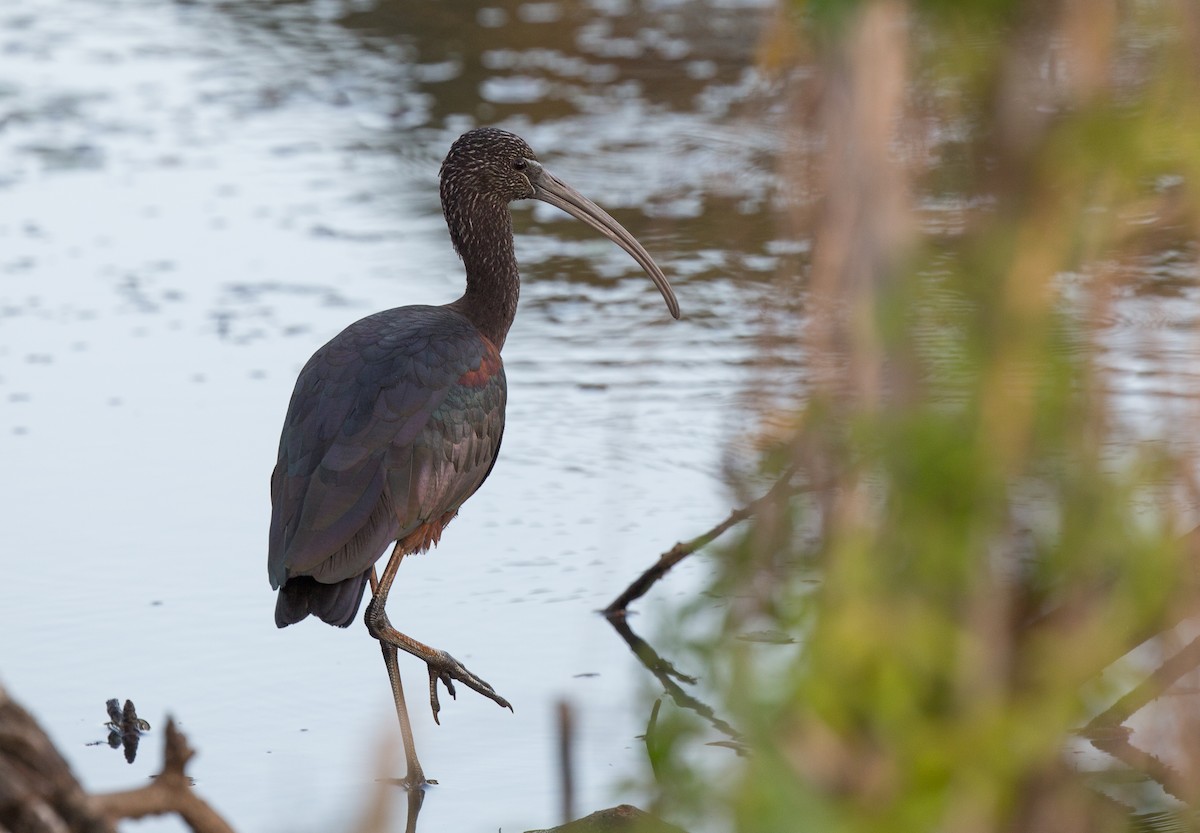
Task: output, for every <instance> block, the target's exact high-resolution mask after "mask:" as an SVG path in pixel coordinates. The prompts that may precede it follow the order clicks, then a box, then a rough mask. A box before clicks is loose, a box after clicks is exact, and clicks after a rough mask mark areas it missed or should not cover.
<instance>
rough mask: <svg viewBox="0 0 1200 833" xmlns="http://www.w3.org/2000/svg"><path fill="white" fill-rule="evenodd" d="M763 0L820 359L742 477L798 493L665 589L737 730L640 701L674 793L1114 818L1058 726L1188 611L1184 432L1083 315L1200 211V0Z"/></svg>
mask: <svg viewBox="0 0 1200 833" xmlns="http://www.w3.org/2000/svg"><path fill="white" fill-rule="evenodd" d="M780 18H781V20H785V21H786V22H787V27H790V28H788V29H787V31H786V32H783V33H781V32H780V31H773V32H771V33H769V34H768V35H767V36H766V37H765V38H764V44H765V45H766V48H765V50H764V53H763V54H764V60H766V61H768V62H769V63H770V64H771V65H772V66H771V68H772V71H773V72H775V73H776V74H781V75H783V76H785V77H786V76H787V67H786V66H785V64H786V63H787V62H788V61H793V62H796V63H802V64H803V65H804V71H803V72H799V73H796V75H795V76H794V77H795V78H798V79H799V80H796V81H793V82H791V83H790V84H789V85H788V90H789V92H788V94H789V95H793V96H794V99H793V103H792V109H793V110H794V112H795V113H796V121H795V127H794V129H795V130H796V131H798V132H800V131H802V132H804V133H805V134H806V135H811V136H822V137H826V141H824V142H821V141H817V142H796V143H795V144H796V145H797V147H798V149H797V150H796V151H795V152H796V153H797V154H807V155H806V156H805V157H804V158H801V159H792V160H790V161H788V160H785V161H784V163H783V164H782V165H781V169H782V170H784V171H785V172H787V173H788V175H789V176H791V177H793V178H794V179H798V180H802V181H797V182H795V183H794V189H793V190H794V192H795V195H796V196H795V200H794V203H795V205H794V207H795V211H793V212H792V213H791V215H790V216H791V219H790V222H791V223H793V225H794V227H793V228H791V229H790V232H791V233H792V234H793V235H796V236H811V237H812V238H813V242H814V256H813V261H812V263H811V274H809V275H808V276H806V277H807V282H808V285H809V287H810V290H811V292H810V295H809V296H808V297H807V298H806V299H805V306H806V310H805V314H806V316H807V317H808V320H809V321H810V322H814V321H815V322H817V323H816V324H815V325H812V326H807V327H804V328H801V327H800V326H799V322H798V323H797V328H796V330H797V332H796V333H795V334H792V335H793V337H795V338H796V339H798V340H801V341H802V342H803V344H804V346H805V348H806V350H807V351H808V353H807V355H809V356H810V361H811V364H812V367H813V373H812V375H811V379H810V380H809V384H810V386H809V387H808V388H806V390H804V391H797V392H795V398H794V401H796V402H798V404H797V405H796V406H795V408H794V410H791V411H790V412H787V413H784V414H782V415H781V414H780V413H778V411H774V412H772V413H770V414H767V415H766V416H765V418H764V425H768V424H769V425H771V426H773V428H772V429H771V430H769V431H767V430H764V433H763V456H762V461H761V475H762V476H763V477H762V478H761V480H760V481H759V482H770V479H769V478H773V477H778V476H779V474H780V473H781V472H783V471H785V470H787V469H788V468H789V467H796V468H797V469H798V470H799V472H801V476H802V478H804V479H805V480H806V481H807V482H808V484H809V488H808V490H807V491H804V492H801V493H798V494H792V495H791V496H789V497H788V498H787V499H786V500H782V501H780V502H779V503H778V504H776V505H774V506H772V507H770V511H764V512H761V513H760V514H759V515H758V516H756V518H755V519H753V521H752V522H751V523H750V524H748V525H746V526H745V527H744V528H743V529H742V534H741V537H740V540H739V541H738V542H737V543H736V544H734V545H730V546H726V547H724V548H723V549H721V550H720V558H719V560H718V563H719V566H718V568H717V570H718V574H717V575H716V577H715V578H714V586H713V587H712V588H711V593H710V594H707V595H706V596H705V597H704V598H702V599H701V600H699V601H698V602H696V603H695V604H693V605H692V606H691V607H688V608H685V609H683V610H682V611H672V614H671V615H672V617H673V619H672V623H671V625H670V626H668V630H669V631H670V633H669V634H668V635H667V637H666V638H667V639H671V638H674V639H675V640H676V642H677V643H684V642H686V644H688V645H689V646H690V647H691V649H692V650H693V651H694V654H693V655H692V656H691V657H690V661H692V662H693V663H694V664H698V665H701V666H702V667H703V668H704V670H705V675H704V676H705V677H706V679H707V681H708V683H709V684H710V685H711V686H712V689H713V691H714V692H715V694H714V697H715V698H718V699H719V702H717V703H714V706H715V707H716V711H717V712H718V713H719V714H720V715H721V716H722V717H724V718H725V719H726V720H728V721H729V722H730V723H732V724H733V725H734V726H736V727H737V728H738V729H739V730H740V731H741V732H742V733H743V738H742V740H743V741H744V742H745V744H746V745H747V746H748V748H749V752H750V754H749V755H748V756H747V757H745V758H740V757H739V758H736V760H735V759H734V756H733V755H728V756H727V759H725V758H719V755H718V754H717V751H716V750H714V751H713V752H712V753H706V754H703V755H701V754H698V753H697V747H698V744H700V743H702V742H703V741H705V740H708V739H710V736H711V734H712V730H711V727H709V726H708V725H707V724H706V723H705V722H704V721H701V720H699V719H696V718H694V717H689V715H688V714H687V713H686V712H685V711H683V710H680V709H678V708H675V709H672V708H663V709H661V713H659V710H658V709H657V708H656V720H655V722H654V724H653V725H652V726H651V731H649V732H648V739H647V746H648V748H649V749H650V752H651V758H652V763H653V771H654V776H655V780H656V783H657V785H658V787H659V789H660V791H661V802H662V807H663V808H664V809H666V810H669V811H671V812H673V813H674V814H675V816H676V817H677V818H679V819H681V820H683V821H685V822H686V821H687V820H688V819H689V818H690V820H691V821H692V823H693V824H695V825H696V826H697V827H707V828H724V827H728V828H729V829H736V830H744V831H755V833H763V832H764V831H777V830H779V831H783V830H788V831H793V830H795V831H800V830H814V831H818V830H819V831H823V833H833V832H834V831H889V833H897V832H898V831H932V830H946V831H956V833H960V832H961V831H992V830H1020V831H1041V830H1054V831H1060V832H1061V831H1085V830H1086V831H1103V830H1124V829H1131V827H1130V826H1131V824H1133V822H1132V821H1131V818H1132V816H1131V814H1130V813H1129V812H1127V811H1126V810H1125V809H1124V808H1123V807H1122V805H1120V804H1119V803H1117V802H1114V801H1112V800H1110V799H1109V798H1107V797H1106V796H1105V794H1104V792H1103V790H1101V789H1099V788H1098V786H1097V783H1098V782H1097V780H1096V778H1095V775H1096V773H1095V772H1091V771H1085V768H1084V767H1083V766H1081V765H1080V763H1079V759H1078V758H1077V757H1075V756H1072V755H1071V754H1070V753H1069V751H1068V750H1069V749H1070V747H1071V744H1072V742H1073V740H1074V739H1076V738H1077V737H1078V735H1079V732H1080V730H1081V728H1082V727H1084V726H1085V725H1087V724H1088V722H1089V720H1091V719H1092V718H1093V717H1094V716H1095V714H1096V712H1097V711H1098V704H1107V703H1109V702H1111V701H1112V699H1113V698H1114V697H1116V696H1117V695H1118V694H1120V693H1121V691H1122V690H1121V689H1119V688H1116V687H1114V685H1113V684H1112V683H1111V681H1109V682H1101V681H1100V677H1099V675H1100V673H1101V672H1102V671H1103V670H1105V669H1106V668H1110V667H1111V666H1112V664H1113V663H1114V662H1115V661H1117V660H1118V659H1120V658H1121V657H1122V656H1123V655H1125V654H1126V653H1127V652H1128V651H1130V650H1131V649H1132V648H1134V647H1135V646H1137V645H1139V644H1140V643H1143V642H1144V641H1145V640H1146V639H1148V638H1149V637H1152V636H1154V635H1155V634H1158V633H1160V632H1162V631H1164V630H1165V629H1168V628H1170V627H1172V626H1173V625H1175V624H1176V623H1177V622H1178V621H1179V620H1180V619H1181V618H1182V617H1184V616H1185V615H1187V614H1188V613H1190V612H1191V611H1192V608H1193V607H1194V598H1193V597H1194V589H1195V588H1194V581H1193V579H1192V573H1193V571H1192V566H1191V565H1192V564H1193V563H1194V562H1193V555H1192V552H1191V546H1190V544H1189V541H1190V538H1188V537H1185V538H1182V539H1181V538H1179V537H1178V533H1179V532H1180V531H1181V530H1182V528H1183V527H1182V522H1181V519H1180V518H1179V517H1177V511H1176V510H1177V503H1178V501H1177V500H1176V499H1175V498H1177V497H1178V494H1179V493H1180V491H1183V492H1187V490H1188V489H1191V488H1192V477H1193V472H1194V470H1195V462H1196V461H1195V460H1193V459H1190V456H1189V455H1188V453H1187V449H1186V447H1182V446H1181V445H1180V444H1176V443H1172V442H1170V438H1169V437H1167V438H1164V439H1165V440H1166V441H1164V442H1158V443H1153V444H1150V443H1137V442H1132V441H1130V440H1129V439H1128V438H1127V436H1126V435H1125V434H1123V433H1122V432H1121V430H1120V429H1119V427H1118V420H1117V419H1116V416H1115V415H1114V413H1113V409H1112V405H1111V401H1110V399H1109V397H1108V396H1106V393H1105V392H1106V385H1105V379H1104V376H1103V372H1102V369H1101V367H1100V365H1099V362H1097V360H1096V331H1097V327H1098V326H1099V324H1098V322H1100V321H1102V320H1103V319H1104V317H1105V315H1106V313H1107V310H1108V306H1109V304H1110V302H1111V297H1112V294H1113V293H1114V292H1116V291H1118V290H1119V288H1120V284H1121V281H1122V275H1123V274H1124V271H1125V270H1126V269H1127V268H1128V265H1129V263H1130V262H1131V261H1132V260H1133V259H1134V258H1136V257H1137V256H1138V255H1139V254H1142V253H1145V252H1148V251H1155V250H1157V249H1158V248H1159V247H1162V246H1164V245H1167V243H1166V242H1165V241H1170V245H1179V244H1180V243H1181V242H1183V243H1190V241H1194V239H1195V232H1196V226H1197V220H1198V218H1200V210H1198V209H1200V203H1198V201H1197V197H1196V194H1195V192H1194V190H1193V189H1194V186H1193V183H1195V182H1197V181H1200V176H1197V174H1198V173H1200V170H1198V166H1200V141H1198V140H1197V137H1200V65H1198V60H1200V11H1198V10H1197V8H1196V7H1195V6H1194V4H1192V3H1189V2H1183V0H1179V2H1170V1H1169V0H1143V1H1142V2H1134V3H1116V2H1095V3H1093V2H1084V0H1061V1H1060V2H1024V3H1021V2H1014V1H1013V0H973V1H972V0H964V2H947V0H913V2H911V3H908V4H904V3H901V2H898V0H857V1H856V2H852V1H851V0H844V2H834V0H812V2H806V3H805V2H797V3H796V4H795V5H794V6H793V7H787V8H784V9H782V10H781V15H780ZM781 44H784V45H781ZM876 64H881V65H883V66H884V67H885V69H884V70H882V71H877V70H876V69H874V68H873V67H874V66H875V65H876ZM894 67H902V68H903V73H904V77H903V78H902V79H900V80H901V81H902V83H900V84H898V85H895V89H898V90H899V93H890V92H889V90H890V89H892V87H891V86H890V85H889V84H890V83H891V82H894V81H895V80H896V79H895V78H892V77H891V75H893V74H894V73H893V70H892V68H894ZM889 95H890V96H892V97H893V98H894V99H895V100H894V101H892V100H890V99H889V98H888V97H889ZM889 107H893V108H894V110H895V112H897V113H898V114H899V117H898V118H895V119H891V118H882V119H878V117H879V114H880V113H881V112H882V113H884V114H886V113H887V112H889V109H888V108H889ZM872 119H877V120H878V121H879V122H881V123H882V124H883V125H884V129H882V130H881V131H878V135H871V134H870V132H869V131H864V130H863V129H861V128H862V126H863V125H870V124H872V123H873V122H872ZM846 137H849V138H848V139H847V138H846ZM873 148H874V149H878V150H880V151H881V152H880V153H879V154H876V156H874V157H873V156H872V149H873ZM879 159H882V160H884V161H883V162H880V161H878V160H879ZM873 160H874V161H873ZM873 166H875V167H873ZM929 205H937V206H938V207H939V208H938V211H937V216H936V217H934V216H932V214H933V213H932V212H931V211H930V210H928V208H927V206H929ZM895 206H900V209H899V210H897V209H896V208H895ZM946 206H951V208H949V209H947V207H946ZM889 212H891V213H890V214H889ZM947 215H950V216H952V217H953V218H954V222H953V223H949V224H948V223H947V222H946V220H945V218H946V216H947ZM1066 276H1071V277H1072V278H1073V280H1072V281H1071V282H1070V283H1071V285H1072V286H1073V287H1074V288H1075V294H1074V295H1073V296H1072V297H1070V298H1068V297H1067V293H1065V292H1064V287H1065V285H1066V283H1067V281H1066V280H1065V277H1066ZM1080 287H1082V290H1080ZM774 335H775V336H776V337H778V335H779V334H774ZM763 382H764V385H766V386H769V385H770V379H769V378H767V379H764V380H763ZM779 396H780V392H779V391H777V390H773V391H771V396H770V397H769V398H765V399H764V401H766V402H770V403H772V405H771V407H772V408H777V404H776V403H777V402H778V401H779ZM779 426H785V427H784V428H780V427H779ZM1192 428H1193V425H1192V424H1187V423H1182V424H1175V425H1173V426H1171V428H1170V429H1169V430H1178V431H1181V432H1183V431H1189V430H1192ZM743 485H744V484H743ZM713 597H716V598H718V599H721V600H723V604H722V605H721V606H720V607H719V613H717V614H715V615H714V613H713V609H714V605H713V602H712V599H713ZM755 632H769V633H782V634H786V635H788V636H791V637H793V638H794V639H795V642H794V643H791V644H788V643H786V642H785V641H782V640H775V641H772V642H763V641H761V640H748V639H746V638H744V637H745V635H746V634H748V633H755ZM781 642H782V644H778V643H781ZM1110 677H1111V675H1109V677H1106V678H1105V679H1106V680H1108V679H1110ZM1115 679H1117V680H1125V681H1126V682H1128V678H1127V677H1122V676H1120V675H1117V676H1116V677H1115ZM721 754H724V753H721ZM718 758H719V760H717V762H714V760H715V759H718ZM1096 758H1097V759H1098V760H1099V761H1100V763H1094V762H1093V763H1090V764H1089V767H1091V768H1093V769H1094V768H1095V767H1096V766H1101V767H1102V766H1105V765H1113V766H1115V763H1113V762H1112V761H1108V760H1107V759H1104V758H1102V756H1099V755H1097V756H1096ZM1190 773H1191V775H1193V776H1194V775H1196V774H1197V773H1200V768H1197V769H1195V770H1191V771H1190ZM1182 781H1183V783H1185V784H1186V783H1191V784H1196V783H1198V782H1197V779H1196V778H1194V777H1193V778H1190V779H1189V778H1184V779H1182ZM1192 790H1193V793H1192V794H1190V795H1179V794H1178V793H1179V792H1180V791H1179V790H1176V791H1175V792H1176V795H1175V799H1177V801H1174V802H1173V803H1172V804H1171V805H1170V806H1172V807H1177V808H1183V807H1186V806H1187V804H1188V802H1194V800H1195V799H1196V798H1198V797H1200V789H1198V788H1195V787H1193V788H1192Z"/></svg>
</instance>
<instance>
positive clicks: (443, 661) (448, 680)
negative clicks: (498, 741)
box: [427, 651, 513, 723]
mask: <svg viewBox="0 0 1200 833" xmlns="http://www.w3.org/2000/svg"><path fill="white" fill-rule="evenodd" d="M427 664H428V666H429V705H430V707H431V708H432V709H433V720H434V722H435V723H440V722H441V721H439V720H438V712H440V711H441V710H442V706H441V703H440V702H439V701H438V690H437V684H438V682H439V681H441V683H442V685H444V686H445V687H446V691H447V692H449V694H450V696H451V697H456V694H455V691H454V682H455V681H456V680H457V681H458V682H460V683H462V684H463V685H465V686H466V687H467V688H469V689H471V690H473V691H476V692H478V693H479V694H482V695H483V696H484V697H486V698H488V699H489V700H491V701H492V702H493V703H495V704H496V705H498V706H501V707H503V708H506V709H508V710H509V711H512V710H513V707H512V704H511V703H509V702H508V701H507V700H505V699H504V698H503V697H501V696H500V695H499V694H497V693H496V690H495V689H494V688H492V686H491V684H490V683H488V682H487V680H484V679H483V678H482V677H479V676H478V675H476V674H474V673H473V672H472V671H470V670H469V669H468V668H467V667H466V666H465V665H463V664H462V663H461V662H459V661H458V660H456V659H455V658H454V657H452V656H450V654H448V653H446V652H445V651H437V652H435V655H434V656H433V657H431V658H430V659H429V660H427Z"/></svg>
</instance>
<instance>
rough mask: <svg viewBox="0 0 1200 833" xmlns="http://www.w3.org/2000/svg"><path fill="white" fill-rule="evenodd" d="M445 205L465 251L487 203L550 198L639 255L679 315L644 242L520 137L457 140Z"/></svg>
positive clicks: (502, 133) (483, 131)
mask: <svg viewBox="0 0 1200 833" xmlns="http://www.w3.org/2000/svg"><path fill="white" fill-rule="evenodd" d="M441 191H442V208H443V210H444V211H445V213H446V221H447V222H448V223H449V225H450V236H451V239H452V240H453V241H454V246H455V249H457V250H458V252H459V254H462V253H463V245H464V238H465V236H466V234H467V231H466V230H467V229H469V228H470V226H471V223H472V221H473V219H474V218H475V217H481V216H484V213H481V212H479V211H478V209H479V208H481V207H483V206H484V205H491V206H496V205H497V204H499V205H506V204H508V203H510V202H512V201H513V200H523V199H534V200H541V201H542V202H548V203H550V205H553V206H554V207H555V208H560V209H562V210H563V211H565V212H567V213H568V214H570V215H571V216H572V217H574V218H576V219H577V220H581V221H583V222H584V223H586V224H587V225H589V226H591V227H592V228H594V229H595V230H596V231H598V232H600V233H601V234H603V235H604V236H605V237H607V238H608V239H609V240H611V241H613V242H614V243H616V244H617V245H618V246H620V247H621V248H622V249H624V250H625V251H627V252H629V254H630V255H632V256H633V259H634V260H636V261H637V262H638V265H639V266H641V267H642V268H643V269H644V270H646V274H647V275H649V276H650V278H651V280H653V281H654V284H655V286H657V287H658V291H659V292H660V293H662V296H663V300H665V301H666V302H667V309H668V310H670V312H671V315H672V316H674V317H675V318H678V317H679V302H678V301H677V300H675V293H674V292H673V291H672V290H671V286H670V284H669V283H667V278H666V275H664V274H663V271H662V269H659V268H658V265H657V264H656V263H655V262H654V260H653V259H652V258H651V257H650V255H649V253H648V252H647V251H646V250H645V248H643V247H642V244H640V243H638V241H637V240H636V239H635V238H634V236H633V235H632V234H630V233H629V232H628V231H626V230H625V228H624V226H622V225H621V224H620V223H618V222H617V221H616V220H614V219H613V218H612V217H610V216H609V215H608V213H607V212H606V211H604V209H602V208H600V206H598V205H596V204H595V203H594V202H592V201H591V200H589V199H588V198H587V197H585V196H583V195H582V194H580V193H579V192H578V191H576V190H575V189H574V188H572V187H571V186H570V185H567V184H566V183H565V182H563V181H562V180H561V179H559V178H558V177H556V176H554V175H553V174H551V173H550V172H549V171H547V170H546V169H545V168H543V167H542V163H541V162H539V161H538V158H537V155H536V154H534V152H533V149H532V148H530V147H529V145H527V144H526V143H525V140H524V139H522V138H521V137H520V136H515V135H513V134H512V133H509V132H508V131H506V130H500V129H498V128H495V127H480V128H477V129H475V130H469V131H467V132H466V133H464V134H463V135H461V136H459V137H458V139H457V140H455V142H454V144H453V145H451V146H450V152H449V153H448V154H446V160H445V161H444V162H442V188H441Z"/></svg>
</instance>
